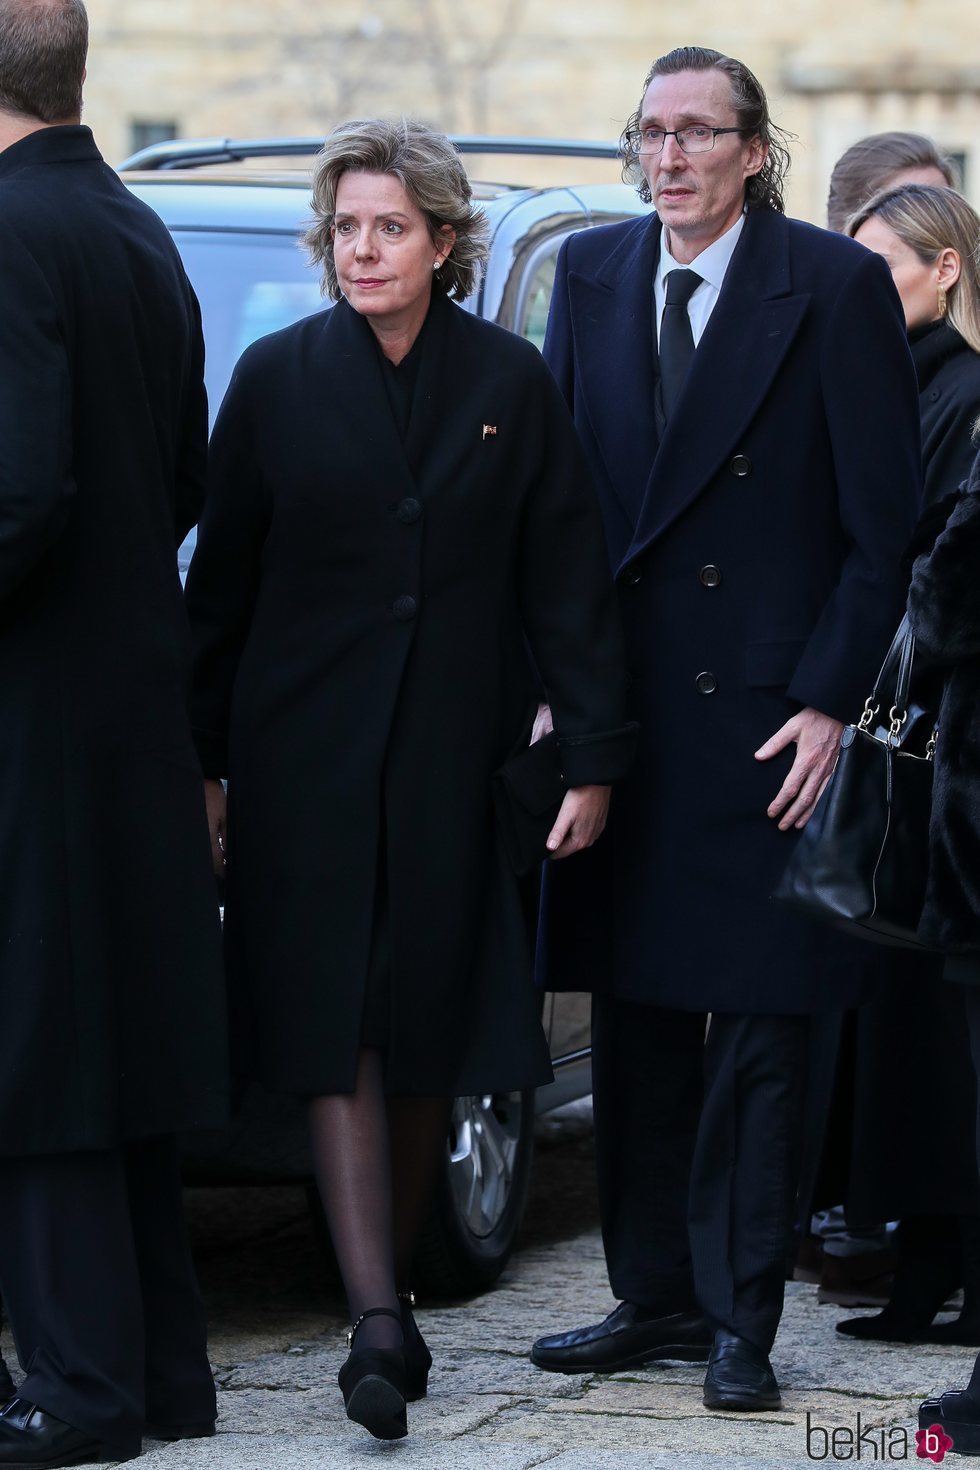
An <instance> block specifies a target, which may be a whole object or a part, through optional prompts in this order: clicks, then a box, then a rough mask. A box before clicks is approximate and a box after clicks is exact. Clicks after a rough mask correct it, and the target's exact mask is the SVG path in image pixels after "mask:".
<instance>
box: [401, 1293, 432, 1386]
mask: <svg viewBox="0 0 980 1470" xmlns="http://www.w3.org/2000/svg"><path fill="white" fill-rule="evenodd" d="M398 1300H399V1301H400V1302H401V1307H402V1337H403V1338H404V1339H405V1399H406V1401H407V1402H408V1403H410V1404H413V1403H415V1402H416V1400H418V1399H424V1398H425V1396H426V1394H427V1393H428V1391H429V1369H430V1368H431V1367H432V1354H431V1353H430V1352H429V1349H428V1348H427V1347H426V1345H425V1338H424V1337H423V1336H422V1334H421V1332H420V1331H419V1324H418V1323H417V1322H416V1320H415V1314H414V1312H413V1311H412V1308H413V1307H414V1306H415V1293H414V1291H400V1292H399V1293H398Z"/></svg>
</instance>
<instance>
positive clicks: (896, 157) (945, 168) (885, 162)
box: [827, 132, 956, 234]
mask: <svg viewBox="0 0 980 1470" xmlns="http://www.w3.org/2000/svg"><path fill="white" fill-rule="evenodd" d="M913 168H935V169H938V170H939V172H940V173H941V174H942V176H943V178H944V179H945V180H946V183H947V184H948V185H949V187H950V188H951V189H952V188H954V187H955V184H956V177H955V175H954V173H953V165H952V162H951V160H950V159H948V158H947V157H946V155H945V154H943V153H940V151H939V149H938V148H937V147H936V145H935V143H934V142H933V141H932V139H931V138H927V137H926V136H925V134H924V133H899V132H893V133H871V134H870V135H869V136H868V137H867V138H859V139H858V141H857V142H856V143H852V144H851V146H850V148H848V149H847V151H846V153H842V154H841V156H840V158H838V160H837V162H836V163H835V164H834V170H833V173H832V174H831V175H830V192H829V193H828V195H827V228H828V229H830V230H836V231H837V232H838V234H841V233H843V231H844V229H845V226H846V225H847V222H848V220H849V219H850V218H851V215H852V214H855V213H856V212H857V211H858V210H859V209H860V208H861V206H862V205H863V204H866V203H867V202H868V200H869V199H870V198H871V196H872V194H877V193H878V191H879V189H886V188H888V187H889V186H890V184H891V182H892V180H893V179H894V178H895V175H896V174H898V173H904V172H905V170H906V169H913Z"/></svg>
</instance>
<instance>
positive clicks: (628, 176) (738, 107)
mask: <svg viewBox="0 0 980 1470" xmlns="http://www.w3.org/2000/svg"><path fill="white" fill-rule="evenodd" d="M681 71H720V72H722V73H723V74H724V75H725V76H726V77H727V78H728V82H729V86H730V87H731V94H732V107H733V109H734V111H735V118H736V122H737V124H738V128H739V131H740V132H741V134H742V137H743V138H744V139H745V140H746V141H748V140H749V139H751V138H758V139H759V141H760V142H761V143H762V144H763V146H764V147H765V148H766V149H767V153H766V161H765V163H764V164H763V165H762V168H761V169H760V170H759V172H758V173H757V174H753V175H752V177H751V178H749V179H746V181H745V202H746V204H747V205H748V207H749V208H750V209H753V208H758V207H760V206H761V207H764V208H768V209H775V210H778V211H779V213H780V214H783V213H785V210H786V204H785V200H784V191H785V187H786V175H787V174H788V173H789V166H790V156H789V148H788V146H787V145H788V144H789V142H790V141H791V139H792V134H791V133H787V132H785V131H784V130H783V129H782V128H779V127H777V126H776V124H775V123H774V122H773V120H772V118H771V117H770V116H769V103H768V100H767V98H766V94H765V92H764V90H763V88H762V84H761V82H759V81H758V79H757V78H756V77H755V76H754V75H753V74H752V72H750V71H749V69H748V67H747V66H746V65H745V62H744V61H737V60H736V59H735V57H734V56H725V55H724V54H723V52H721V51H712V50H711V49H710V48H709V47H707V46H678V47H677V48H676V50H674V51H668V53H667V55H666V56H661V57H660V59H659V60H658V61H655V62H654V63H653V65H652V66H651V68H650V70H649V71H648V72H647V76H646V81H645V82H644V83H643V91H642V92H641V94H640V105H639V107H638V108H637V109H636V111H635V112H634V113H633V114H632V116H631V117H630V119H629V121H628V122H627V124H626V126H625V128H624V129H623V132H622V136H621V137H620V140H619V147H620V153H621V155H622V159H623V178H624V180H625V181H626V183H627V184H633V185H634V186H635V188H636V191H637V193H638V194H639V196H640V198H641V199H642V200H644V202H645V203H647V204H649V203H650V200H651V197H652V196H651V193H650V184H649V181H648V180H647V179H646V178H645V176H644V174H643V171H642V170H641V168H640V119H641V117H642V113H643V99H644V98H645V97H646V94H647V88H648V87H649V85H650V83H651V82H652V81H653V79H654V77H668V76H673V75H674V74H675V73H677V72H681Z"/></svg>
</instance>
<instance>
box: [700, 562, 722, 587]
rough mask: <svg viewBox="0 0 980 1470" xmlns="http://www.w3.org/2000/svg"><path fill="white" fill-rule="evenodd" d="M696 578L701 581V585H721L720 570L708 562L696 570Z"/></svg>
mask: <svg viewBox="0 0 980 1470" xmlns="http://www.w3.org/2000/svg"><path fill="white" fill-rule="evenodd" d="M698 578H699V580H700V582H701V586H702V587H720V586H721V572H720V571H719V570H718V568H717V567H715V566H711V565H710V563H709V565H708V566H706V567H702V568H701V570H700V571H699V572H698Z"/></svg>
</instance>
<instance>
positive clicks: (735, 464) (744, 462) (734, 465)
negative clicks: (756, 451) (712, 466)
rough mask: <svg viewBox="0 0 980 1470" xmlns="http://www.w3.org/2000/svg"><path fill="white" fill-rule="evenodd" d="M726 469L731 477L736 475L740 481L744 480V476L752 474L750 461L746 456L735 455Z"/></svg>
mask: <svg viewBox="0 0 980 1470" xmlns="http://www.w3.org/2000/svg"><path fill="white" fill-rule="evenodd" d="M728 468H729V469H730V470H731V472H732V474H733V475H737V476H738V478H739V479H740V480H744V479H745V476H746V475H750V474H751V473H752V461H751V460H750V459H749V457H748V455H747V454H736V456H735V458H734V459H733V460H732V462H731V464H730V465H729V466H728Z"/></svg>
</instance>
